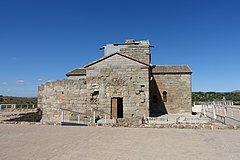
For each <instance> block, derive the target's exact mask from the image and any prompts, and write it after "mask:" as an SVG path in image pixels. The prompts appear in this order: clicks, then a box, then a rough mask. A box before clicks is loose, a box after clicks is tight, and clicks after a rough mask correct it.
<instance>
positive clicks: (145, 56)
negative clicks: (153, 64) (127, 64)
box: [120, 45, 151, 64]
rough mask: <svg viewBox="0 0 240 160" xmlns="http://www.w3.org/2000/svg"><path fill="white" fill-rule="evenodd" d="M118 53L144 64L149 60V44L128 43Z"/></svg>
mask: <svg viewBox="0 0 240 160" xmlns="http://www.w3.org/2000/svg"><path fill="white" fill-rule="evenodd" d="M120 53H121V54H123V55H127V56H129V57H132V58H134V59H137V60H139V61H141V62H143V63H146V64H150V61H151V55H150V48H149V45H128V46H127V48H121V49H120Z"/></svg>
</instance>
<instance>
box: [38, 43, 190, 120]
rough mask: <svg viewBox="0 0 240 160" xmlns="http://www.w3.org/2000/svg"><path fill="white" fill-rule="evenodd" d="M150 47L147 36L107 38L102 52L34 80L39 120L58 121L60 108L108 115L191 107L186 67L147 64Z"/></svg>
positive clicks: (159, 112) (183, 110)
mask: <svg viewBox="0 0 240 160" xmlns="http://www.w3.org/2000/svg"><path fill="white" fill-rule="evenodd" d="M151 47H152V46H151V45H150V42H149V40H143V41H134V40H126V42H125V43H120V44H107V45H106V46H104V47H103V49H104V56H103V57H102V58H100V59H98V60H96V61H94V62H91V63H89V64H86V65H85V66H84V67H80V68H76V69H74V70H72V71H70V72H68V73H67V74H66V76H67V79H66V80H58V81H54V82H47V83H46V84H43V85H41V86H39V93H38V106H39V107H40V108H41V109H42V111H43V117H42V121H43V122H57V121H59V119H60V116H61V111H60V110H61V109H66V110H69V111H73V112H74V111H76V112H78V113H82V114H86V115H87V114H88V112H89V111H90V110H93V109H94V110H96V111H99V114H100V116H101V114H106V113H107V114H108V118H113V117H114V118H125V117H132V116H143V115H144V116H146V117H148V116H160V115H163V114H168V113H191V108H192V105H191V104H192V99H191V97H192V82H191V81H192V80H191V74H192V71H191V69H190V68H189V67H188V65H156V66H155V65H151V64H150V62H151V54H150V48H151Z"/></svg>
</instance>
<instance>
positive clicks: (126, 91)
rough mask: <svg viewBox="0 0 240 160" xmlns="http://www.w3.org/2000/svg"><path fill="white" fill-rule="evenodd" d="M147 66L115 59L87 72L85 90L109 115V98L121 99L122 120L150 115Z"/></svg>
mask: <svg viewBox="0 0 240 160" xmlns="http://www.w3.org/2000/svg"><path fill="white" fill-rule="evenodd" d="M148 70H149V68H148V66H146V65H143V64H141V63H139V62H136V61H133V60H130V59H128V58H126V57H123V56H121V55H114V56H112V57H109V58H108V59H105V60H103V61H101V62H98V63H97V64H94V65H92V66H89V67H87V68H86V71H87V89H88V90H89V91H90V94H91V95H92V100H94V102H95V103H90V104H91V107H98V109H101V110H103V111H104V112H106V113H109V114H110V113H111V98H113V97H121V98H123V117H131V116H132V115H134V116H143V114H145V115H148V114H149V76H148Z"/></svg>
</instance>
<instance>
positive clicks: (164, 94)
mask: <svg viewBox="0 0 240 160" xmlns="http://www.w3.org/2000/svg"><path fill="white" fill-rule="evenodd" d="M163 102H167V92H166V91H163Z"/></svg>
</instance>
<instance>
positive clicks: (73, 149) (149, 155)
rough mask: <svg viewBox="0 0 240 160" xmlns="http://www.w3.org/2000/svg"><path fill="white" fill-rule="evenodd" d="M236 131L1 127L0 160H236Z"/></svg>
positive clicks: (239, 139) (238, 134) (238, 141)
mask: <svg viewBox="0 0 240 160" xmlns="http://www.w3.org/2000/svg"><path fill="white" fill-rule="evenodd" d="M239 148H240V130H206V129H203V130H200V129H195V130H194V129H193V130H188V129H157V128H110V127H109V128H107V127H105V128H103V127H70V126H65V127H62V126H47V125H10V124H8V125H5V124H1V125H0V156H1V158H0V159H2V160H8V159H14V160H71V159H80V160H118V159H123V160H128V159H129V160H147V159H153V160H156V159H161V160H164V159H166V160H176V159H177V160H188V159H195V160H196V159H211V160H215V159H216V160H219V159H228V160H235V159H236V160H239V159H240V152H239Z"/></svg>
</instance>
